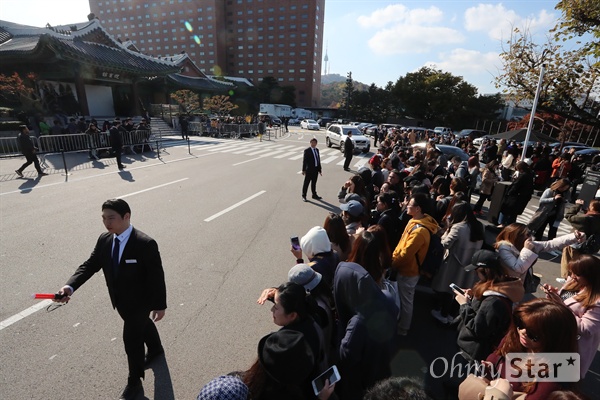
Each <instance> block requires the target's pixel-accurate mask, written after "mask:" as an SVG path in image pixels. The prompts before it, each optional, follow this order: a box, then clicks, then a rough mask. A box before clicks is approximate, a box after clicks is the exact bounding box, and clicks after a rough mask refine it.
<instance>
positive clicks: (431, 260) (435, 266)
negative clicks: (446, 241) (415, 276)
mask: <svg viewBox="0 0 600 400" xmlns="http://www.w3.org/2000/svg"><path fill="white" fill-rule="evenodd" d="M417 228H425V227H424V226H423V225H420V224H417V225H415V226H414V227H413V228H412V229H411V232H412V231H414V230H415V229H417ZM425 230H426V231H427V233H428V234H429V247H428V248H427V254H425V259H424V260H423V262H419V256H418V255H417V254H415V257H416V259H417V265H418V266H419V272H420V273H421V275H423V276H425V277H426V278H429V279H431V278H433V276H434V275H435V274H436V273H437V271H438V270H439V269H440V266H441V265H442V262H443V261H444V246H442V238H440V237H439V236H438V235H432V234H431V231H430V230H429V229H427V228H425Z"/></svg>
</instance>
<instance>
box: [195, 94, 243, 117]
mask: <svg viewBox="0 0 600 400" xmlns="http://www.w3.org/2000/svg"><path fill="white" fill-rule="evenodd" d="M203 106H204V109H205V110H208V111H210V112H211V113H213V114H217V115H219V116H225V115H229V113H230V112H231V111H232V110H235V109H236V108H238V106H237V105H235V104H233V103H232V102H230V101H229V96H224V95H216V96H212V97H207V98H206V99H204V102H203Z"/></svg>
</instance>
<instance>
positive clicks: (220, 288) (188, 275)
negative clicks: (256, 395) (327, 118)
mask: <svg viewBox="0 0 600 400" xmlns="http://www.w3.org/2000/svg"><path fill="white" fill-rule="evenodd" d="M313 135H315V136H316V137H317V138H318V139H319V144H320V145H319V147H320V149H321V160H322V162H323V169H324V171H323V176H322V177H320V178H319V183H318V191H319V194H320V195H321V196H323V200H321V201H313V200H311V199H310V194H309V201H308V202H307V203H303V202H302V201H301V199H300V192H301V185H302V175H301V174H300V169H301V162H302V159H301V158H302V150H303V149H304V148H305V147H307V146H308V142H309V140H310V138H312V137H313ZM166 150H167V151H166V152H164V153H162V154H161V156H162V159H158V158H156V156H155V154H152V153H148V154H147V157H144V156H141V155H130V156H126V157H124V161H123V162H124V164H125V165H126V166H127V169H126V170H124V171H122V172H119V171H118V170H117V167H116V163H115V161H114V159H102V160H100V161H94V162H91V161H89V160H88V159H87V155H85V154H83V155H77V156H75V155H69V156H68V157H67V163H68V165H69V168H71V169H72V171H71V173H70V174H69V175H68V176H65V175H64V174H62V173H61V168H62V159H61V157H57V156H51V157H48V164H49V169H48V171H49V172H50V173H51V174H50V175H49V176H46V177H43V178H42V179H34V176H35V172H34V170H33V167H29V168H28V169H27V170H26V179H17V177H16V175H15V174H14V173H13V171H14V170H15V169H16V168H17V167H18V166H19V165H20V164H21V163H22V162H23V159H9V160H0V257H1V260H2V265H1V267H0V268H1V278H2V279H0V296H1V297H0V299H1V303H0V304H2V306H1V307H0V321H1V322H0V343H2V346H1V347H0V359H1V360H2V363H1V364H0V398H2V399H5V400H13V399H14V400H21V399H46V398H56V397H59V396H60V397H71V398H79V399H110V398H117V397H118V395H119V393H120V391H121V389H122V388H123V386H124V385H125V383H126V377H127V365H126V358H125V354H124V350H123V344H122V340H121V331H122V321H121V319H120V318H119V316H118V314H117V313H116V312H115V311H114V310H112V309H111V308H112V307H111V306H110V301H109V298H108V293H107V290H106V287H105V283H104V277H102V276H95V277H93V278H92V279H91V280H90V281H88V282H87V283H86V284H85V285H84V286H83V287H82V288H81V289H80V290H78V291H77V292H76V293H75V295H74V296H73V297H72V300H71V302H70V303H69V304H67V305H65V306H63V307H60V308H58V309H56V310H54V311H51V312H48V311H47V310H46V308H45V307H43V308H41V309H39V310H37V311H36V310H35V309H32V307H36V306H38V307H39V306H40V305H45V303H41V302H40V301H38V300H33V299H31V294H32V293H34V292H50V293H51V292H55V291H56V290H58V289H59V288H60V287H61V286H62V285H63V284H64V283H65V281H66V280H67V278H68V277H69V276H70V275H71V274H72V273H73V271H74V270H75V269H76V267H77V266H78V265H79V264H80V263H81V262H82V261H84V260H85V259H87V257H88V256H89V254H90V252H91V250H92V248H93V246H94V244H95V242H96V239H97V237H98V235H99V234H100V233H101V232H103V230H104V228H103V225H102V222H101V210H100V206H101V204H102V202H103V201H104V200H106V199H108V198H113V197H122V198H124V199H125V200H126V201H127V202H129V204H130V205H131V207H132V219H131V220H132V223H133V225H134V226H135V227H136V228H137V229H140V230H142V231H144V232H146V233H147V234H149V235H150V236H152V237H153V238H155V239H156V240H157V242H158V244H159V249H160V251H161V256H162V259H163V265H164V268H165V273H166V280H167V290H168V309H167V314H166V317H165V319H164V320H163V321H160V322H159V323H158V329H159V332H160V334H161V337H162V340H163V345H164V347H165V351H166V357H165V360H164V361H162V362H160V363H157V364H156V366H155V367H153V369H152V370H148V371H147V372H146V380H145V382H144V388H145V393H146V398H148V399H160V400H170V399H193V398H195V396H196V395H197V393H198V391H199V389H200V388H201V387H202V386H203V384H205V383H206V382H208V381H209V380H210V379H212V378H213V377H215V376H218V375H220V374H224V373H228V372H230V371H233V370H244V369H247V368H248V367H249V366H250V365H251V364H252V362H253V361H254V359H255V357H256V346H257V343H258V341H259V339H260V338H261V337H262V336H264V335H266V334H267V333H269V332H271V331H274V330H276V329H277V327H276V326H275V325H274V324H273V323H272V318H271V314H270V312H269V306H267V305H265V306H259V305H257V304H256V299H257V298H258V296H259V294H260V292H261V290H262V289H263V288H265V287H269V286H275V285H278V284H280V283H282V282H284V281H285V280H286V277H287V271H288V270H289V268H290V267H291V266H293V265H294V263H295V259H294V257H293V256H292V255H291V253H290V252H289V249H290V245H289V238H290V236H302V235H303V234H304V233H306V231H308V230H309V229H310V228H311V227H313V226H316V225H322V223H323V220H324V219H325V216H326V215H327V212H329V211H336V212H337V211H338V210H339V209H338V201H337V192H338V190H339V187H340V186H341V185H342V183H343V182H344V181H345V180H346V179H347V178H348V176H349V174H348V173H347V172H344V171H343V169H342V164H343V158H342V155H341V153H340V152H339V150H338V149H336V148H332V149H327V148H326V146H325V140H324V130H321V131H320V132H308V131H302V130H300V129H299V128H297V127H290V135H287V136H284V137H282V138H277V139H275V138H272V139H271V140H264V141H263V142H262V143H261V142H258V140H257V139H254V138H253V139H243V140H239V141H235V140H230V139H214V138H199V137H193V138H192V140H191V145H190V151H191V154H189V153H188V147H187V146H186V145H185V143H184V142H182V141H179V142H178V141H173V142H172V143H171V145H170V147H168V148H167V149H166ZM148 157H154V158H148ZM368 157H370V155H359V156H355V158H354V159H353V161H352V164H351V167H352V169H353V170H356V169H358V167H360V166H362V165H364V164H365V163H366V162H367V161H368ZM530 208H531V210H535V208H536V205H535V204H534V202H533V201H532V204H531V205H530ZM531 210H530V211H531ZM531 212H533V211H531ZM523 218H526V216H524V217H523ZM563 228H564V229H563ZM566 231H568V226H567V225H564V224H563V226H562V227H561V231H560V232H566ZM555 261H556V260H555ZM536 271H538V272H540V273H541V274H542V275H543V276H544V278H543V280H544V281H547V282H553V281H554V278H555V277H557V276H558V274H559V271H560V266H559V265H558V264H557V263H556V262H552V261H540V262H538V263H537V264H536ZM98 275H100V274H98ZM422 304H423V307H425V304H426V300H424V301H423V303H422ZM421 311H422V312H420V311H417V312H416V313H415V315H416V317H415V325H414V328H413V331H411V333H410V334H409V336H408V337H407V338H406V339H402V340H404V342H402V343H401V344H402V346H404V347H406V348H407V349H408V350H407V352H408V353H410V354H409V355H407V354H406V352H401V353H400V354H399V357H398V358H397V369H396V371H397V372H398V373H402V374H414V375H418V376H419V375H420V376H423V371H422V368H423V365H421V364H423V360H427V359H428V356H427V355H424V353H423V352H422V351H421V350H422V349H425V348H427V347H429V349H430V350H429V351H431V346H428V344H427V343H426V342H424V341H421V340H419V338H420V335H421V333H426V332H429V333H431V332H432V331H431V330H432V329H434V331H433V332H435V329H441V328H439V327H436V326H435V325H432V321H431V317H430V316H429V315H428V311H427V310H426V309H423V310H421ZM421 322H422V323H421ZM432 326H433V328H432ZM399 340H400V339H399ZM413 357H416V358H417V359H419V360H421V362H414V360H413ZM596 371H598V369H596ZM596 377H597V375H596ZM596 382H597V381H596Z"/></svg>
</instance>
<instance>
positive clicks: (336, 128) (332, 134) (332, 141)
mask: <svg viewBox="0 0 600 400" xmlns="http://www.w3.org/2000/svg"><path fill="white" fill-rule="evenodd" d="M348 132H352V141H353V142H354V152H355V153H358V152H361V151H362V152H363V153H368V152H369V150H371V140H370V139H369V138H368V137H365V136H363V134H362V133H361V132H360V131H359V130H358V129H357V128H356V127H355V126H352V125H339V124H331V125H329V127H328V128H327V132H325V143H326V144H327V147H331V146H339V148H340V151H341V152H342V153H343V152H344V142H345V141H346V139H348Z"/></svg>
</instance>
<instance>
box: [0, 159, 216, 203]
mask: <svg viewBox="0 0 600 400" xmlns="http://www.w3.org/2000/svg"><path fill="white" fill-rule="evenodd" d="M212 154H217V153H207V154H201V155H199V156H196V155H193V156H187V157H182V158H176V159H174V160H171V161H159V162H155V163H153V164H145V165H140V166H139V167H132V168H127V171H135V170H137V169H142V168H150V167H156V166H157V165H165V164H172V163H176V162H180V161H186V160H191V159H194V158H200V157H205V156H210V155H212ZM148 160H150V159H149V158H148ZM105 167H110V165H108V166H105ZM123 172H126V171H120V170H116V171H114V170H113V171H108V172H102V173H99V174H97V175H90V176H84V177H81V178H76V179H69V180H68V181H60V182H53V183H47V184H45V185H38V186H33V187H29V188H23V189H18V190H11V191H10V192H2V193H0V196H4V195H7V194H15V193H28V192H31V191H33V190H38V189H43V188H47V187H51V186H56V185H64V184H67V183H76V182H81V181H85V180H88V179H94V178H99V177H101V176H106V175H111V174H120V173H123ZM53 175H54V174H51V175H50V176H53ZM50 176H49V177H50Z"/></svg>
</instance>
